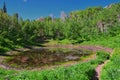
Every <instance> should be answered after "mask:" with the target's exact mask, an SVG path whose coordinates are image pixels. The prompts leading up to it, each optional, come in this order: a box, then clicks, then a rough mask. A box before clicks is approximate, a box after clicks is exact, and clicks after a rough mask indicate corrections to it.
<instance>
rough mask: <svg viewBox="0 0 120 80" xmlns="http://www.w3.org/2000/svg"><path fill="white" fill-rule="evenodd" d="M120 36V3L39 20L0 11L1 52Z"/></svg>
mask: <svg viewBox="0 0 120 80" xmlns="http://www.w3.org/2000/svg"><path fill="white" fill-rule="evenodd" d="M119 34H120V3H116V4H111V5H109V6H108V7H106V8H102V7H92V8H87V9H85V10H80V11H73V12H71V13H69V15H68V16H64V15H63V16H62V18H54V19H53V18H52V17H49V16H48V17H45V18H43V19H38V20H32V21H31V20H23V19H22V18H19V15H18V14H17V13H15V14H14V15H13V16H10V15H8V14H7V13H6V12H4V11H3V10H0V52H4V51H7V50H9V49H13V48H15V47H16V45H20V46H25V45H36V44H38V43H40V42H41V41H44V40H46V39H53V40H64V39H68V40H70V41H71V43H81V42H84V41H90V40H93V39H99V38H101V37H105V38H107V37H113V36H116V35H119Z"/></svg>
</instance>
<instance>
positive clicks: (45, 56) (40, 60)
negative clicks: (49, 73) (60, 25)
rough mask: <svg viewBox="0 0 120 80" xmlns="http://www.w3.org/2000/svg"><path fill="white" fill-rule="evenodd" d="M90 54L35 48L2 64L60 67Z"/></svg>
mask: <svg viewBox="0 0 120 80" xmlns="http://www.w3.org/2000/svg"><path fill="white" fill-rule="evenodd" d="M90 54H92V51H88V50H82V49H68V48H37V49H30V50H27V51H23V52H18V53H17V52H16V53H15V54H14V55H11V56H8V57H7V58H6V60H5V61H4V64H5V63H7V65H9V66H11V67H16V68H38V67H43V66H51V65H60V64H63V63H65V62H70V61H76V62H77V61H80V60H81V57H86V56H89V55H90Z"/></svg>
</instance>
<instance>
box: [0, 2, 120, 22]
mask: <svg viewBox="0 0 120 80" xmlns="http://www.w3.org/2000/svg"><path fill="white" fill-rule="evenodd" d="M4 1H5V2H6V6H7V12H8V14H10V15H13V14H14V13H18V14H19V16H21V17H22V18H23V19H30V20H34V19H37V18H40V17H46V16H49V15H51V14H53V15H54V16H55V17H59V16H60V12H61V11H64V12H65V13H66V14H68V13H70V12H71V11H76V10H84V9H86V8H88V7H94V6H102V7H105V6H106V5H109V4H111V3H116V2H120V0H0V8H2V7H3V2H4Z"/></svg>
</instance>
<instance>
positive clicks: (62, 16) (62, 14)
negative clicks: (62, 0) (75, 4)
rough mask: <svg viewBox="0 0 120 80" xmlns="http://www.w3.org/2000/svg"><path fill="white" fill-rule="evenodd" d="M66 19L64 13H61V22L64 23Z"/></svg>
mask: <svg viewBox="0 0 120 80" xmlns="http://www.w3.org/2000/svg"><path fill="white" fill-rule="evenodd" d="M66 17H67V15H66V14H65V12H64V11H62V12H61V14H60V18H61V20H62V21H63V22H65V20H66Z"/></svg>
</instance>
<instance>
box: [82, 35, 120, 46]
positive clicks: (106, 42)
mask: <svg viewBox="0 0 120 80" xmlns="http://www.w3.org/2000/svg"><path fill="white" fill-rule="evenodd" d="M81 45H99V46H104V47H110V48H119V47H120V35H118V36H115V37H106V38H99V39H95V40H92V41H86V42H83V43H81Z"/></svg>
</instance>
